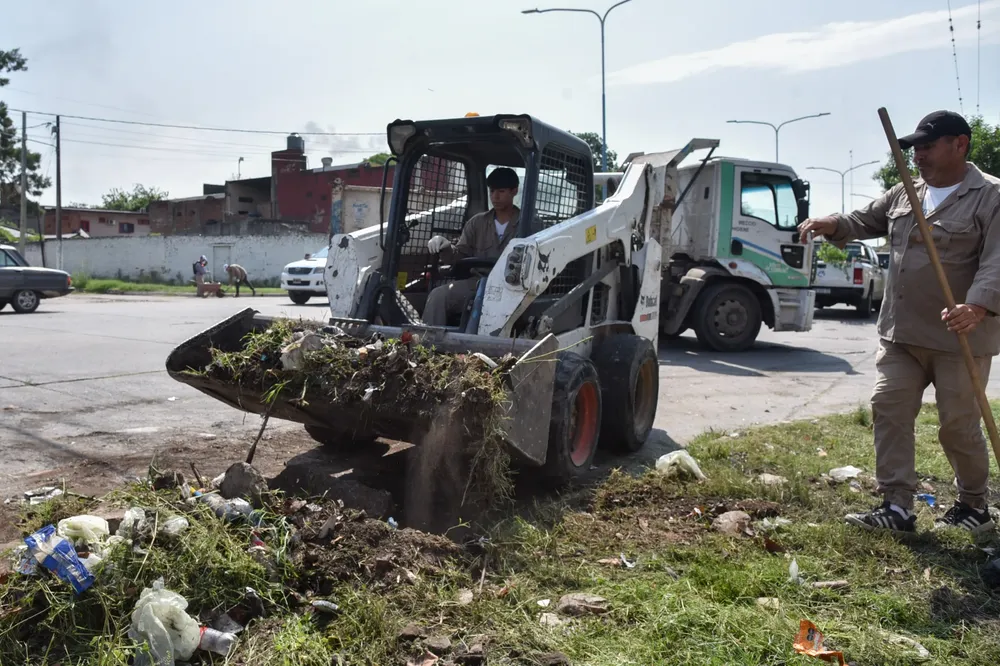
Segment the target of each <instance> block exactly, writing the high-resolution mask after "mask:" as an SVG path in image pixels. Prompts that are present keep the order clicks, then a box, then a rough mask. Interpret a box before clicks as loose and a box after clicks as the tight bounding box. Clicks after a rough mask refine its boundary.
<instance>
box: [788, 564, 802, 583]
mask: <svg viewBox="0 0 1000 666" xmlns="http://www.w3.org/2000/svg"><path fill="white" fill-rule="evenodd" d="M788 582H789V583H795V584H796V585H804V584H805V580H803V579H802V576H800V575H799V563H798V562H797V561H796V560H795V558H794V557H793V558H792V563H791V564H789V565H788Z"/></svg>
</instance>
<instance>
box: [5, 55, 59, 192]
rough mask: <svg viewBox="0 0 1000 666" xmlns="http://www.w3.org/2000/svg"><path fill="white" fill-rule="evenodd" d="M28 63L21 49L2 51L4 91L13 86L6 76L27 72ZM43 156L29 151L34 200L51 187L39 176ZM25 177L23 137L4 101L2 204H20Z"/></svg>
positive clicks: (29, 179) (45, 179) (29, 177)
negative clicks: (22, 177)
mask: <svg viewBox="0 0 1000 666" xmlns="http://www.w3.org/2000/svg"><path fill="white" fill-rule="evenodd" d="M27 62H28V61H27V59H26V58H25V57H24V56H22V55H21V52H20V50H19V49H13V50H11V51H3V50H0V88H2V87H4V86H6V85H7V84H8V83H10V79H9V78H7V77H4V76H3V74H6V73H9V72H24V71H27V69H28V66H27ZM41 161H42V156H41V154H39V153H35V152H32V151H31V150H29V151H27V166H28V193H29V195H30V196H34V197H38V196H41V194H42V191H43V190H45V189H46V188H47V187H48V186H49V185H50V184H51V183H52V181H51V179H49V178H46V177H45V176H43V175H42V174H40V173H39V172H38V169H39V166H40V165H41ZM20 174H21V137H20V134H19V132H18V129H17V127H16V126H15V123H14V120H13V119H12V118H11V117H10V114H9V113H8V111H7V104H6V103H4V102H3V101H0V202H2V203H7V204H10V205H16V204H20V202H21V195H20V194H19V192H18V183H19V182H20V177H21V176H20Z"/></svg>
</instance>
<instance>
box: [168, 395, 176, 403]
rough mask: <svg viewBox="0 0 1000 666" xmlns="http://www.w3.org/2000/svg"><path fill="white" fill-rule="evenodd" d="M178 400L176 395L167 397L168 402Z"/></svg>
mask: <svg viewBox="0 0 1000 666" xmlns="http://www.w3.org/2000/svg"><path fill="white" fill-rule="evenodd" d="M176 401H177V397H176V396H170V397H169V398H167V402H176Z"/></svg>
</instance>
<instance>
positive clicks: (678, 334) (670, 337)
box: [662, 326, 688, 340]
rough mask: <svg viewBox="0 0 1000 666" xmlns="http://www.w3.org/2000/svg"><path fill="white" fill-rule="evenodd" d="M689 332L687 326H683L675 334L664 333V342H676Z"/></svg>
mask: <svg viewBox="0 0 1000 666" xmlns="http://www.w3.org/2000/svg"><path fill="white" fill-rule="evenodd" d="M687 330H688V327H687V326H681V327H680V328H678V329H677V331H676V332H674V333H663V334H662V336H663V339H664V340H676V339H677V338H679V337H681V336H682V335H684V332H685V331H687Z"/></svg>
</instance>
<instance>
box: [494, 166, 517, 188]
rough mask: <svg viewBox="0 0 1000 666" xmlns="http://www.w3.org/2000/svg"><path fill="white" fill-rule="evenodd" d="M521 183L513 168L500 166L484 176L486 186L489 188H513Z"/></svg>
mask: <svg viewBox="0 0 1000 666" xmlns="http://www.w3.org/2000/svg"><path fill="white" fill-rule="evenodd" d="M520 183H521V179H520V178H518V177H517V173H516V172H515V171H514V170H513V169H508V168H507V167H500V168H499V169H494V170H493V171H491V172H490V175H489V176H487V177H486V187H488V188H490V189H491V190H502V189H514V188H515V187H517V186H518V185H519V184H520Z"/></svg>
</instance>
